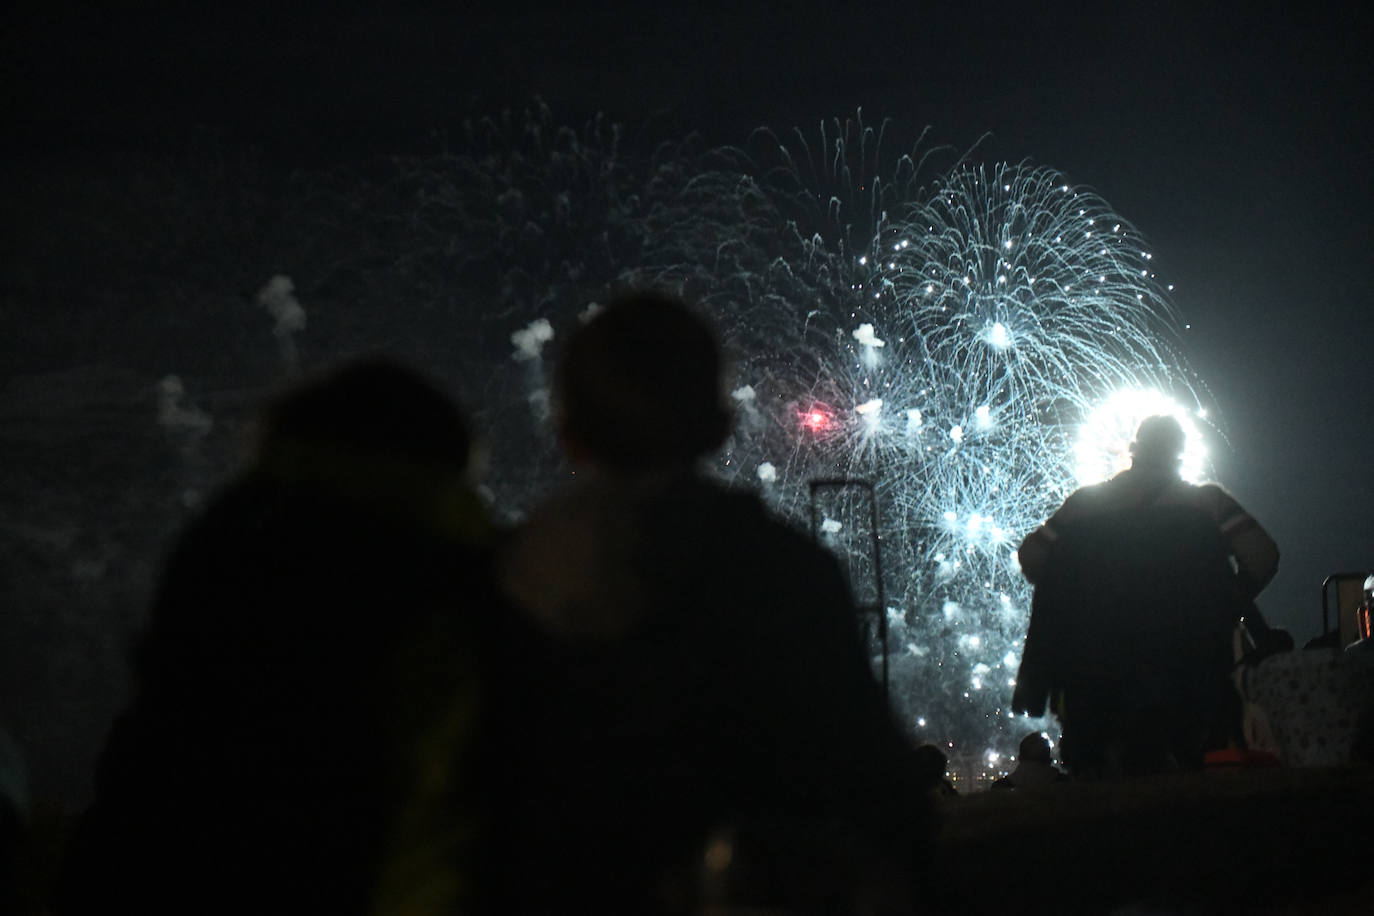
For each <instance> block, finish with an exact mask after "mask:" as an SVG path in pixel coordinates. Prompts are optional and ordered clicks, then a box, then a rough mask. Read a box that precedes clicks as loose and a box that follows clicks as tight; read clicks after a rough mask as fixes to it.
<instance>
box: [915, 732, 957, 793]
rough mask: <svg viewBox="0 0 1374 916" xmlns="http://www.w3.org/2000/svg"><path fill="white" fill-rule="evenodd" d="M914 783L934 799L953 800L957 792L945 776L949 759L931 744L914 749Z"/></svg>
mask: <svg viewBox="0 0 1374 916" xmlns="http://www.w3.org/2000/svg"><path fill="white" fill-rule="evenodd" d="M914 759H915V761H916V772H915V776H916V782H917V783H918V784H919V785H921V786H922V787H923V788H924V789H925V790H926V792H928V793H929V794H930V795H931V796H932V797H934V798H954V797H955V796H957V795H958V794H959V790H958V789H956V788H954V783H952V782H950V781H949V777H947V776H946V775H945V769H946V767H948V766H949V757H947V756H946V755H945V752H944V751H942V750H940V749H939V748H938V747H936V746H935V745H933V744H922V745H921V746H920V747H918V748H916V753H915V755H914Z"/></svg>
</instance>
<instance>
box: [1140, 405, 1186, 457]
mask: <svg viewBox="0 0 1374 916" xmlns="http://www.w3.org/2000/svg"><path fill="white" fill-rule="evenodd" d="M1186 439H1187V436H1186V435H1185V434H1184V432H1183V425H1182V424H1181V423H1179V422H1178V420H1177V419H1175V418H1174V417H1171V416H1169V415H1167V414H1158V415H1156V416H1153V417H1146V418H1145V420H1144V421H1143V422H1142V423H1141V424H1140V428H1139V429H1138V430H1136V434H1135V441H1134V442H1132V443H1131V458H1132V463H1133V464H1136V465H1140V466H1142V467H1145V466H1148V467H1163V468H1176V467H1178V464H1179V462H1180V461H1181V460H1182V458H1183V444H1184V442H1185V440H1186Z"/></svg>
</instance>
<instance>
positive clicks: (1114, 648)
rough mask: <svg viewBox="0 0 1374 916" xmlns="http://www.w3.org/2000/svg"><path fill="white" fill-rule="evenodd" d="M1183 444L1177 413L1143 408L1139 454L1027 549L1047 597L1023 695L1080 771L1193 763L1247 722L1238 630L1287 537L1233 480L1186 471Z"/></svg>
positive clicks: (1074, 502) (1030, 647)
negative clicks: (1259, 515) (1053, 721)
mask: <svg viewBox="0 0 1374 916" xmlns="http://www.w3.org/2000/svg"><path fill="white" fill-rule="evenodd" d="M1185 444H1186V442H1185V434H1184V431H1183V427H1182V426H1181V425H1180V424H1179V422H1178V420H1176V419H1175V418H1173V417H1170V416H1164V415H1160V416H1152V417H1149V418H1147V419H1145V420H1144V421H1143V422H1142V423H1141V424H1140V427H1139V430H1138V431H1137V433H1136V437H1135V441H1134V442H1132V444H1131V456H1132V462H1131V467H1130V468H1129V469H1127V470H1125V471H1122V472H1121V473H1119V474H1117V475H1116V476H1114V477H1112V478H1111V479H1110V480H1107V481H1106V482H1104V483H1101V484H1096V485H1093V486H1088V487H1083V488H1081V489H1079V490H1077V491H1075V492H1074V493H1073V494H1071V495H1070V496H1069V498H1068V499H1067V500H1065V502H1064V504H1063V506H1061V507H1060V508H1059V509H1058V510H1057V511H1056V512H1055V513H1054V514H1053V515H1052V516H1051V517H1050V519H1049V520H1048V521H1046V522H1045V523H1044V524H1043V525H1041V526H1040V527H1039V528H1037V529H1035V530H1034V531H1032V532H1031V533H1030V534H1029V535H1027V536H1026V538H1025V540H1024V541H1023V542H1022V543H1021V547H1020V550H1019V552H1018V557H1019V560H1020V564H1021V570H1022V572H1023V573H1024V574H1025V576H1026V578H1027V579H1028V580H1030V582H1031V583H1032V584H1034V586H1035V594H1034V598H1033V602H1032V607H1031V620H1030V626H1029V628H1028V630H1027V635H1026V645H1025V652H1024V655H1023V658H1022V661H1021V667H1020V670H1019V672H1018V674H1017V678H1016V690H1015V694H1014V696H1013V702H1012V708H1013V710H1014V711H1017V712H1028V713H1030V714H1031V715H1041V714H1043V712H1044V710H1045V706H1046V703H1047V702H1048V703H1049V704H1050V708H1051V710H1052V711H1053V712H1054V713H1055V715H1056V716H1057V717H1058V718H1059V720H1060V723H1061V725H1062V726H1063V743H1062V753H1063V757H1064V762H1065V765H1066V766H1067V767H1068V769H1069V771H1070V773H1071V774H1073V775H1074V776H1075V777H1081V776H1087V777H1093V776H1111V775H1130V774H1144V773H1150V772H1159V771H1166V770H1171V769H1176V768H1183V769H1196V768H1199V767H1200V766H1201V765H1202V758H1203V755H1204V753H1205V752H1206V751H1207V750H1209V749H1211V748H1217V747H1224V746H1226V744H1227V743H1228V741H1231V740H1234V739H1235V738H1236V737H1237V736H1238V733H1239V728H1240V726H1239V710H1240V702H1239V698H1238V697H1237V695H1236V692H1235V690H1234V688H1233V687H1232V685H1231V683H1230V681H1229V678H1228V674H1229V671H1230V666H1231V654H1232V650H1231V637H1232V634H1233V632H1234V631H1235V628H1236V625H1237V623H1238V622H1239V621H1240V620H1241V618H1242V617H1247V618H1258V611H1257V610H1256V609H1255V606H1254V601H1253V599H1254V597H1255V596H1256V595H1257V594H1258V593H1259V592H1260V590H1261V589H1263V588H1264V586H1265V585H1266V584H1268V582H1269V581H1270V580H1271V579H1272V578H1273V576H1274V573H1275V571H1276V569H1277V566H1278V556H1279V553H1278V547H1277V546H1276V545H1275V543H1274V541H1273V539H1272V538H1271V537H1270V536H1269V534H1268V533H1267V532H1266V531H1265V530H1264V529H1263V528H1262V527H1261V526H1260V524H1259V522H1257V521H1256V520H1255V519H1254V517H1252V516H1251V515H1250V514H1249V513H1248V512H1246V511H1245V509H1244V508H1243V507H1242V506H1241V505H1240V504H1239V503H1238V502H1237V501H1236V500H1235V499H1234V498H1233V497H1232V496H1231V495H1230V494H1229V493H1227V492H1226V491H1225V490H1223V489H1222V488H1221V487H1220V486H1218V485H1216V484H1203V485H1194V484H1190V483H1188V482H1186V481H1184V480H1183V479H1182V478H1181V476H1180V473H1179V469H1180V463H1181V459H1182V455H1183V450H1184V446H1185Z"/></svg>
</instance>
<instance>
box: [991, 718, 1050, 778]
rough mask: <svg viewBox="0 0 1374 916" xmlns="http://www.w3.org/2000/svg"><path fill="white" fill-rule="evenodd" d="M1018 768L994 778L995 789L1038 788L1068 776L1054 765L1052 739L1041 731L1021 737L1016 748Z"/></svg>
mask: <svg viewBox="0 0 1374 916" xmlns="http://www.w3.org/2000/svg"><path fill="white" fill-rule="evenodd" d="M1016 758H1017V760H1016V769H1014V770H1012V771H1011V772H1010V773H1008V774H1007V775H1006V776H1003V777H1002V778H1001V779H997V780H994V781H993V783H992V788H994V789H1038V788H1040V787H1042V786H1049V785H1054V784H1055V783H1057V782H1065V781H1067V780H1068V778H1069V777H1068V776H1067V775H1065V774H1064V772H1063V771H1062V770H1060V769H1059V768H1058V767H1056V766H1055V765H1054V756H1053V755H1052V754H1051V753H1050V740H1049V739H1048V738H1046V737H1045V736H1044V735H1043V734H1041V733H1040V732H1031V733H1030V734H1029V735H1026V737H1024V738H1022V739H1021V744H1020V745H1019V746H1018V747H1017V749H1016Z"/></svg>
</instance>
